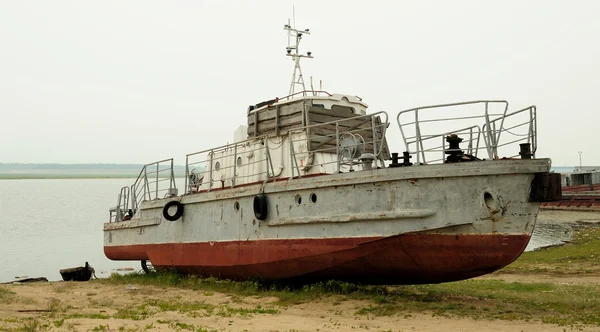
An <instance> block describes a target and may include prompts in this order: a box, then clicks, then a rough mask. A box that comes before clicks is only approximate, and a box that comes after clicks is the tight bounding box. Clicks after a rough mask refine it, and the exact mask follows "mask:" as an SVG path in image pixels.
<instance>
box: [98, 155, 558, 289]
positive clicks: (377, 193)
mask: <svg viewBox="0 0 600 332" xmlns="http://www.w3.org/2000/svg"><path fill="white" fill-rule="evenodd" d="M549 165H550V164H549V161H548V160H506V161H494V162H472V163H464V164H463V163H461V164H443V165H431V166H419V167H406V168H400V169H398V168H397V169H380V170H372V171H361V172H355V173H344V174H335V175H325V176H319V177H315V178H308V179H293V180H288V181H281V182H275V183H269V184H267V185H266V186H264V187H263V186H261V185H256V186H245V187H242V188H232V189H225V190H216V191H212V192H206V193H199V194H194V195H184V196H180V197H177V198H172V199H166V200H164V199H163V200H156V201H150V202H145V203H144V204H143V205H142V209H141V213H140V215H139V217H138V218H136V219H132V220H130V221H123V222H113V223H107V224H105V227H104V252H105V255H106V256H107V257H108V258H109V259H112V260H150V261H151V263H152V265H153V266H154V267H155V268H157V269H160V270H175V271H178V272H182V273H191V274H196V275H200V276H205V277H208V276H214V277H219V278H227V279H235V280H247V279H268V280H282V279H297V280H298V279H299V280H301V281H304V282H310V281H315V280H326V279H337V280H344V281H349V282H357V283H368V284H423V283H439V282H448V281H455V280H462V279H468V278H472V277H476V276H480V275H483V274H487V273H490V272H493V271H496V270H498V269H501V268H502V267H504V266H506V265H508V264H510V263H511V262H513V261H514V260H515V259H517V258H518V257H519V255H520V254H521V253H522V252H523V251H524V250H525V247H526V246H527V244H528V242H529V239H530V237H531V234H532V232H533V229H534V226H535V222H536V218H537V214H538V211H539V202H537V201H533V200H532V199H531V193H532V190H533V189H535V188H533V183H534V181H533V180H534V177H535V174H540V173H545V172H547V171H548V170H549ZM261 188H262V189H261ZM260 192H262V193H263V194H264V195H265V196H266V197H267V198H268V213H267V218H265V220H258V219H257V218H256V217H255V214H254V213H253V211H252V201H253V198H254V197H256V196H257V195H258V194H259V193H260ZM313 194H315V195H318V199H315V201H312V197H313V196H312V195H313ZM298 198H303V199H301V200H299V199H298ZM170 200H179V201H180V202H181V203H182V204H183V206H184V207H185V210H184V213H183V216H182V217H181V218H180V219H178V220H175V221H168V220H165V219H164V217H163V213H162V212H163V211H162V209H163V207H164V206H165V204H166V202H168V201H170Z"/></svg>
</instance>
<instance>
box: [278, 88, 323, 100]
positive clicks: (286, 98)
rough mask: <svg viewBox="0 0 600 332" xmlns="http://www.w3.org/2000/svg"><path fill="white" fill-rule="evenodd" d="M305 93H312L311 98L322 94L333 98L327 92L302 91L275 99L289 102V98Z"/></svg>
mask: <svg viewBox="0 0 600 332" xmlns="http://www.w3.org/2000/svg"><path fill="white" fill-rule="evenodd" d="M307 93H313V96H314V93H324V94H326V95H327V96H329V97H331V96H333V95H332V94H331V93H329V92H327V91H324V90H302V91H299V92H296V93H292V94H291V95H287V96H285V97H281V98H277V99H278V100H284V99H285V100H290V99H291V97H293V96H295V95H299V94H302V95H306V94H307Z"/></svg>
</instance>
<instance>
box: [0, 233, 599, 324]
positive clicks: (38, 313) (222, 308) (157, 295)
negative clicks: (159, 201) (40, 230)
mask: <svg viewBox="0 0 600 332" xmlns="http://www.w3.org/2000/svg"><path fill="white" fill-rule="evenodd" d="M3 330H8V331H10V330H16V331H44V330H71V331H109V330H110V331H118V330H121V331H144V330H179V331H186V330H188V331H361V330H368V331H571V330H581V331H600V227H599V226H597V225H594V224H588V225H587V226H586V227H582V228H580V229H579V230H578V231H577V232H576V234H575V236H574V238H573V241H572V243H569V244H567V245H564V246H560V247H554V248H548V249H543V250H539V251H534V252H527V253H524V254H523V255H522V256H521V257H520V258H519V259H518V260H517V261H516V262H514V263H513V264H511V265H509V266H508V267H506V268H505V269H503V270H501V271H499V272H496V273H493V274H490V275H487V276H484V277H480V278H476V279H472V280H467V281H461V282H453V283H444V284H437V285H419V286H391V287H380V286H376V287H375V286H357V285H353V284H347V283H341V282H335V281H330V282H326V283H321V284H315V285H307V286H304V287H300V288H293V289H292V288H289V287H285V286H282V285H266V284H261V283H256V282H230V281H222V280H216V279H199V278H195V277H182V276H179V275H176V274H151V275H142V274H138V273H132V274H129V275H125V276H122V275H117V274H115V275H113V276H111V277H110V278H108V279H99V280H94V281H90V282H86V283H75V282H51V283H36V284H21V285H14V284H13V285H4V286H0V331H3Z"/></svg>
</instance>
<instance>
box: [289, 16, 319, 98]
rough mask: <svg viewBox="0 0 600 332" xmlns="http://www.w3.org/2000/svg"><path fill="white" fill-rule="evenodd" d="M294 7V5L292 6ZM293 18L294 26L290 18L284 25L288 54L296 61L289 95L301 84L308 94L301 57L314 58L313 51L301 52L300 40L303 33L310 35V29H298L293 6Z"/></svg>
mask: <svg viewBox="0 0 600 332" xmlns="http://www.w3.org/2000/svg"><path fill="white" fill-rule="evenodd" d="M292 8H293V7H292ZM293 18H294V21H293V22H294V26H293V27H292V26H291V25H290V19H288V24H286V25H284V26H283V29H284V30H287V32H288V46H287V47H286V52H287V54H286V55H287V56H291V57H292V60H293V61H294V74H293V75H292V84H290V91H289V95H293V94H294V92H295V90H296V85H300V86H301V87H302V91H303V95H306V93H305V92H304V91H306V86H305V85H304V77H303V76H302V68H300V59H302V58H312V57H313V56H312V52H310V51H308V52H306V55H304V54H300V53H299V47H300V40H302V35H305V34H306V35H310V32H309V30H308V29H305V30H303V31H302V30H297V29H296V9H295V8H293ZM292 38H294V39H295V41H294V44H292V43H291V42H292Z"/></svg>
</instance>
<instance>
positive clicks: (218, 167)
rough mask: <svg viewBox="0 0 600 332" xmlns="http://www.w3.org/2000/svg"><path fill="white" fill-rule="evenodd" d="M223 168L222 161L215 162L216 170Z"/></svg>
mask: <svg viewBox="0 0 600 332" xmlns="http://www.w3.org/2000/svg"><path fill="white" fill-rule="evenodd" d="M220 169H221V163H219V162H218V161H217V162H216V163H215V171H218V170H220Z"/></svg>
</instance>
